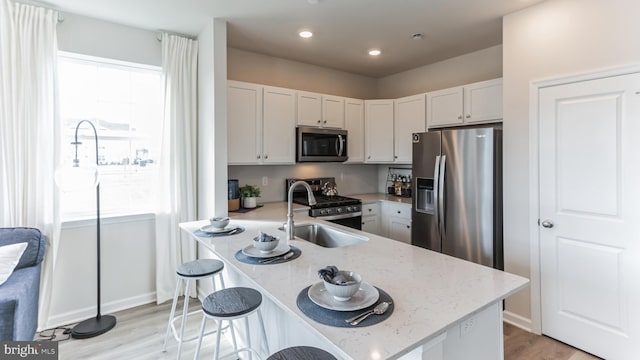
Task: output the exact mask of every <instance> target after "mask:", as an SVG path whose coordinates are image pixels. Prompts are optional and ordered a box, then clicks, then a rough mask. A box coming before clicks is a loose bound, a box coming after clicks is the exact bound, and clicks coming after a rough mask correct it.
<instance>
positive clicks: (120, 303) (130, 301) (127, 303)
mask: <svg viewBox="0 0 640 360" xmlns="http://www.w3.org/2000/svg"><path fill="white" fill-rule="evenodd" d="M155 301H156V293H155V291H154V292H150V293H146V294H141V295H137V296H132V297H130V298H126V299H120V300H116V301H111V302H108V303H103V304H101V309H100V310H101V312H102V314H111V313H114V312H118V311H122V310H127V309H131V308H133V307H136V306H140V305H145V304H149V303H152V302H155ZM95 316H96V307H95V306H90V307H86V308H83V309H79V310H75V311H69V312H66V313H62V314H56V315H51V316H49V321H47V326H46V328H47V329H51V328H54V327H57V326H65V325H69V324H75V323H78V322H80V321H82V320H85V319H88V318H90V317H95ZM38 331H41V330H38Z"/></svg>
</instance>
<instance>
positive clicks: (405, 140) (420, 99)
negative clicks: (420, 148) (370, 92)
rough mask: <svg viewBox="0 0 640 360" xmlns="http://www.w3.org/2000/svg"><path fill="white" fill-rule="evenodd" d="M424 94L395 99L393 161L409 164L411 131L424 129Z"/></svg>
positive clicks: (411, 146)
mask: <svg viewBox="0 0 640 360" xmlns="http://www.w3.org/2000/svg"><path fill="white" fill-rule="evenodd" d="M425 101H426V96H425V95H424V94H421V95H415V96H409V97H405V98H402V99H396V101H395V106H394V108H395V129H394V130H395V131H394V134H395V141H394V143H395V150H394V161H395V162H397V163H405V164H411V152H412V151H413V142H412V136H413V133H417V132H424V131H425V130H426V127H427V125H426V123H427V122H426V113H425V111H426V106H425Z"/></svg>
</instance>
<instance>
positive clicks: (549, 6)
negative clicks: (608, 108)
mask: <svg viewBox="0 0 640 360" xmlns="http://www.w3.org/2000/svg"><path fill="white" fill-rule="evenodd" d="M638 14H640V2H639V1H637V0H609V1H602V0H553V1H546V2H543V3H541V4H539V5H535V6H533V7H530V8H528V9H525V10H523V11H520V12H516V13H513V14H510V15H508V16H506V17H504V21H503V53H504V60H503V63H504V75H503V79H504V80H503V84H504V91H503V93H504V99H503V101H504V103H503V104H504V105H503V106H504V239H505V246H504V248H505V259H506V264H505V270H507V271H509V272H512V273H515V274H519V275H522V276H525V277H529V276H530V272H529V268H530V260H529V256H530V251H529V244H530V242H529V241H530V238H529V232H530V230H531V229H532V227H534V226H536V224H535V222H533V221H532V219H530V217H529V166H530V161H529V159H530V154H529V145H530V144H529V126H530V122H531V121H532V120H533V119H530V118H529V114H530V102H529V100H530V98H529V96H530V93H529V89H530V88H529V86H530V84H531V82H532V81H536V80H541V79H548V78H553V77H558V76H563V75H569V74H578V73H585V72H590V71H594V70H600V69H605V68H610V67H615V66H621V65H626V64H632V63H635V64H638V63H640V41H638V34H640V22H639V21H638V19H637V18H638ZM506 310H507V312H508V313H510V314H513V315H515V316H514V318H513V319H514V321H519V322H520V324H521V325H522V326H531V323H529V321H530V320H529V319H531V318H532V311H531V310H532V309H531V301H530V293H529V291H528V290H527V291H521V292H519V293H517V294H516V295H514V296H513V297H511V298H509V299H508V300H507V302H506ZM536 313H537V310H536V309H534V312H533V314H536ZM536 322H537V321H536V319H535V318H534V323H533V325H534V328H535V327H536ZM537 326H539V323H538V324H537Z"/></svg>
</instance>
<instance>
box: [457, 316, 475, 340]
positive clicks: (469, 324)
mask: <svg viewBox="0 0 640 360" xmlns="http://www.w3.org/2000/svg"><path fill="white" fill-rule="evenodd" d="M475 325H476V319H475V318H472V317H470V318H468V319H467V320H465V321H463V322H462V324H460V336H464V335H466V334H468V333H470V332H471V331H473V328H474V327H475Z"/></svg>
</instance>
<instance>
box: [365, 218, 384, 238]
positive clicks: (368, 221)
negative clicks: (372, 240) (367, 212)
mask: <svg viewBox="0 0 640 360" xmlns="http://www.w3.org/2000/svg"><path fill="white" fill-rule="evenodd" d="M362 231H364V232H367V233H369V234H375V235H378V234H379V231H380V230H379V226H378V217H377V216H363V217H362Z"/></svg>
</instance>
